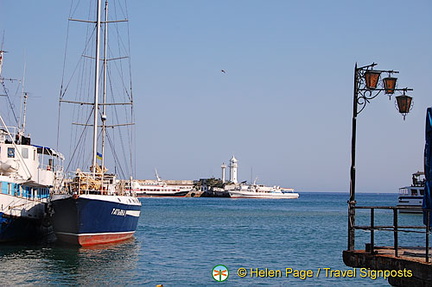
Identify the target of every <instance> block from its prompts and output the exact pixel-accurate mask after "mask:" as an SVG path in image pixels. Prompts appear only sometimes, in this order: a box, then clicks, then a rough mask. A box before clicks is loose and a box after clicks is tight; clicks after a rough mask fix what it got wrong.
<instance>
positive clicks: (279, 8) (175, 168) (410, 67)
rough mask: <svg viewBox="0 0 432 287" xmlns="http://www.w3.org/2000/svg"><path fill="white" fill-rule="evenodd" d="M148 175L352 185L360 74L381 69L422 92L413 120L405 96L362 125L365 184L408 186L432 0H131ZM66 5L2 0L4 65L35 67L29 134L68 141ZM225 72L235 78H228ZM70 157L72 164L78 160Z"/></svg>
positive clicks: (419, 127)
mask: <svg viewBox="0 0 432 287" xmlns="http://www.w3.org/2000/svg"><path fill="white" fill-rule="evenodd" d="M128 8H129V19H130V28H131V30H130V32H131V51H132V55H131V56H132V72H133V80H134V97H135V103H136V105H135V108H136V111H137V113H136V114H137V115H136V128H137V147H138V149H137V158H138V161H137V177H138V178H153V176H154V175H153V170H154V168H157V169H158V171H159V174H160V175H161V177H162V178H164V179H199V178H204V177H210V176H215V177H220V174H221V170H220V165H221V164H222V162H225V163H228V161H229V159H230V157H231V156H232V155H235V156H236V158H237V159H238V160H239V179H240V180H248V181H249V180H250V179H251V178H255V177H258V181H259V182H261V183H264V184H268V185H281V186H285V187H293V188H295V189H296V190H298V191H300V192H301V191H347V190H348V189H349V167H350V139H351V115H352V98H353V95H352V93H353V69H354V65H355V63H356V62H358V63H359V65H367V64H370V63H372V62H377V63H378V66H377V68H379V69H395V70H398V71H400V73H399V75H398V77H399V87H411V88H413V89H414V92H412V96H413V97H414V109H413V110H412V112H411V113H410V114H409V115H408V116H407V118H406V120H405V121H403V120H402V117H401V116H400V115H399V113H398V112H397V111H396V109H395V104H394V99H392V100H391V101H389V100H388V98H387V97H386V96H380V97H379V98H377V99H375V100H374V101H373V102H372V103H371V104H370V105H369V106H368V107H367V108H366V110H365V111H363V112H362V113H361V114H360V115H359V118H358V137H357V190H358V191H377V192H397V189H398V188H399V187H400V186H403V185H406V184H409V183H410V180H411V173H413V172H415V171H417V170H421V169H422V168H423V147H424V122H425V120H424V119H425V111H426V108H427V107H428V106H432V94H431V90H432V89H431V88H430V87H429V85H430V84H432V14H431V12H432V2H431V1H429V0H413V1H401V0H399V1H374V0H366V1H346V0H336V1H320V0H308V1H303V0H294V1H286V0H269V1H264V0H260V1H258V0H219V1H208V0H183V1H178V0H158V1H156V0H151V1H150V0H131V1H128ZM68 16H69V3H68V2H67V1H54V0H47V1H20V0H14V1H11V0H9V1H7V0H0V31H1V32H2V33H3V31H4V35H5V36H4V38H5V39H4V48H5V49H6V50H7V51H9V53H8V54H7V59H6V62H5V64H4V67H3V71H4V73H7V74H8V75H9V76H16V77H20V76H21V75H22V73H23V66H24V63H26V90H27V91H29V92H30V95H31V100H30V101H29V107H28V109H29V112H28V127H27V131H28V132H29V133H31V134H32V136H33V141H34V142H37V143H40V144H45V145H51V146H55V144H56V134H57V131H56V128H57V125H56V118H57V107H58V95H59V90H60V82H61V72H62V65H63V62H62V61H63V55H64V45H65V33H66V28H67V17H68ZM221 69H223V70H225V71H226V73H222V72H221ZM66 156H68V155H67V154H66Z"/></svg>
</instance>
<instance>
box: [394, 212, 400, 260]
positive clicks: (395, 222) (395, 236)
mask: <svg viewBox="0 0 432 287" xmlns="http://www.w3.org/2000/svg"><path fill="white" fill-rule="evenodd" d="M397 215H398V210H397V208H393V230H394V231H393V234H394V249H395V257H399V250H398V249H399V242H398V216H397Z"/></svg>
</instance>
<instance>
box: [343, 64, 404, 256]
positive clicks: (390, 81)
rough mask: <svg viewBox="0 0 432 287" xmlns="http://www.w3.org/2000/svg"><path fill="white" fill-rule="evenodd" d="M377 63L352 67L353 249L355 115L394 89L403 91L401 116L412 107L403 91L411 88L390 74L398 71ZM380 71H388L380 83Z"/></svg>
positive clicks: (351, 221)
mask: <svg viewBox="0 0 432 287" xmlns="http://www.w3.org/2000/svg"><path fill="white" fill-rule="evenodd" d="M376 65H377V64H376V63H372V64H371V65H367V66H363V67H357V64H356V65H355V68H354V101H353V116H352V137H351V170H350V198H349V201H348V250H354V249H355V230H354V226H355V205H356V201H355V175H356V170H355V154H356V133H357V115H358V114H360V113H361V112H362V111H363V110H364V108H365V107H366V105H367V104H368V103H369V102H370V101H371V100H372V99H374V98H376V97H377V96H378V95H379V94H380V92H382V91H384V93H385V94H387V95H389V97H391V96H392V95H393V94H394V92H395V91H403V95H401V96H397V97H396V100H397V107H398V110H399V112H400V113H401V114H402V116H403V118H404V119H405V116H406V114H407V113H409V111H410V110H411V108H412V98H411V97H410V96H408V95H406V94H405V93H406V92H407V91H412V89H408V88H404V89H397V88H396V81H397V78H395V77H392V76H391V75H392V74H396V73H399V72H398V71H393V70H389V71H382V70H374V69H373V67H375V66H376ZM381 73H388V74H389V76H388V77H386V78H384V79H383V82H382V83H380V81H379V79H380V77H381Z"/></svg>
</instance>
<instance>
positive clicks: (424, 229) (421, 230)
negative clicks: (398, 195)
mask: <svg viewBox="0 0 432 287" xmlns="http://www.w3.org/2000/svg"><path fill="white" fill-rule="evenodd" d="M355 209H359V210H367V209H369V210H370V213H369V220H370V225H353V226H349V228H353V229H354V230H356V229H357V230H364V231H369V232H370V241H369V243H366V248H365V251H366V252H370V253H371V254H376V253H377V251H376V249H378V247H376V246H375V233H376V232H378V231H387V232H392V233H393V249H394V256H395V257H399V256H400V254H399V251H400V250H401V249H402V247H401V246H400V245H399V242H400V236H401V234H402V233H417V234H424V242H423V243H424V244H423V246H420V247H419V246H416V247H415V248H416V249H419V250H424V251H425V256H424V258H425V261H426V262H430V254H429V253H430V251H431V250H429V246H430V245H429V238H430V233H431V227H430V225H431V222H430V214H431V212H432V209H422V208H421V207H405V206H355ZM404 209H410V210H413V209H418V210H419V212H421V211H423V213H424V215H426V216H425V218H426V224H423V216H422V217H419V220H420V221H421V224H419V225H401V224H400V223H399V215H400V211H402V212H403V210H404ZM376 210H384V212H385V211H388V212H391V213H392V215H393V216H392V222H390V223H389V224H387V225H377V224H376V217H375V211H376ZM405 216H406V214H405ZM419 244H421V242H419Z"/></svg>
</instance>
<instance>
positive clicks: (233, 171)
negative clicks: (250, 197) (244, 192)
mask: <svg viewBox="0 0 432 287" xmlns="http://www.w3.org/2000/svg"><path fill="white" fill-rule="evenodd" d="M237 161H238V160H237V159H236V158H235V157H234V156H232V158H231V159H230V165H229V168H230V181H231V182H233V183H238V180H237V167H238V165H237Z"/></svg>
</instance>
